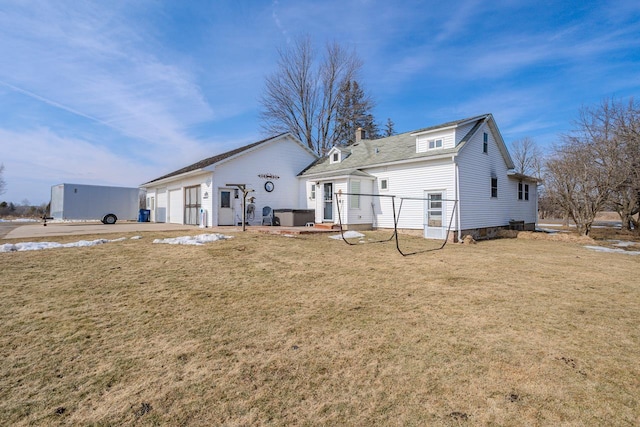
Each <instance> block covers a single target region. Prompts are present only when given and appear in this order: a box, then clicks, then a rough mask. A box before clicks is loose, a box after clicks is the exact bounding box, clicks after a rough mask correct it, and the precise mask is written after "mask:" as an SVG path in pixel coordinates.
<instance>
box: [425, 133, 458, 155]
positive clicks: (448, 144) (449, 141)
mask: <svg viewBox="0 0 640 427" xmlns="http://www.w3.org/2000/svg"><path fill="white" fill-rule="evenodd" d="M454 135H455V133H454V131H453V130H451V129H449V130H445V131H439V132H431V133H428V134H425V135H418V136H417V137H416V153H424V152H426V151H429V144H428V142H429V141H431V140H434V139H442V149H447V148H453V147H454V146H455V138H454Z"/></svg>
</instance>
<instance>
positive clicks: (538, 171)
mask: <svg viewBox="0 0 640 427" xmlns="http://www.w3.org/2000/svg"><path fill="white" fill-rule="evenodd" d="M511 158H512V159H513V163H514V164H515V171H516V172H517V173H521V174H524V175H529V176H534V177H536V178H541V176H542V165H543V155H542V151H541V150H540V147H538V145H536V143H535V141H534V140H533V139H531V138H529V137H528V136H527V137H524V138H522V139H518V140H516V141H513V142H512V143H511Z"/></svg>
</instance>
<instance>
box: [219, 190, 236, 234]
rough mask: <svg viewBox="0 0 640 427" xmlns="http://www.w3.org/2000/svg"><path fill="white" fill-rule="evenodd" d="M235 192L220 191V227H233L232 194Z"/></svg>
mask: <svg viewBox="0 0 640 427" xmlns="http://www.w3.org/2000/svg"><path fill="white" fill-rule="evenodd" d="M232 191H233V190H229V189H226V188H221V189H220V194H219V197H218V225H233V209H232V208H231V193H232Z"/></svg>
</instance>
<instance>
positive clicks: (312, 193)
mask: <svg viewBox="0 0 640 427" xmlns="http://www.w3.org/2000/svg"><path fill="white" fill-rule="evenodd" d="M309 198H310V199H311V200H315V199H316V185H315V184H311V192H310V195H309Z"/></svg>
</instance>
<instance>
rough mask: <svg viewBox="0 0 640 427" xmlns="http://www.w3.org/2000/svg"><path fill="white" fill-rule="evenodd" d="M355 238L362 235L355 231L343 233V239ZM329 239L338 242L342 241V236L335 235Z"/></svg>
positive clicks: (362, 235)
mask: <svg viewBox="0 0 640 427" xmlns="http://www.w3.org/2000/svg"><path fill="white" fill-rule="evenodd" d="M357 237H364V234H362V233H358V232H357V231H353V230H349V231H345V232H344V238H345V239H354V238H357ZM329 238H330V239H335V240H339V239H342V234H336V235H334V236H329Z"/></svg>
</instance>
